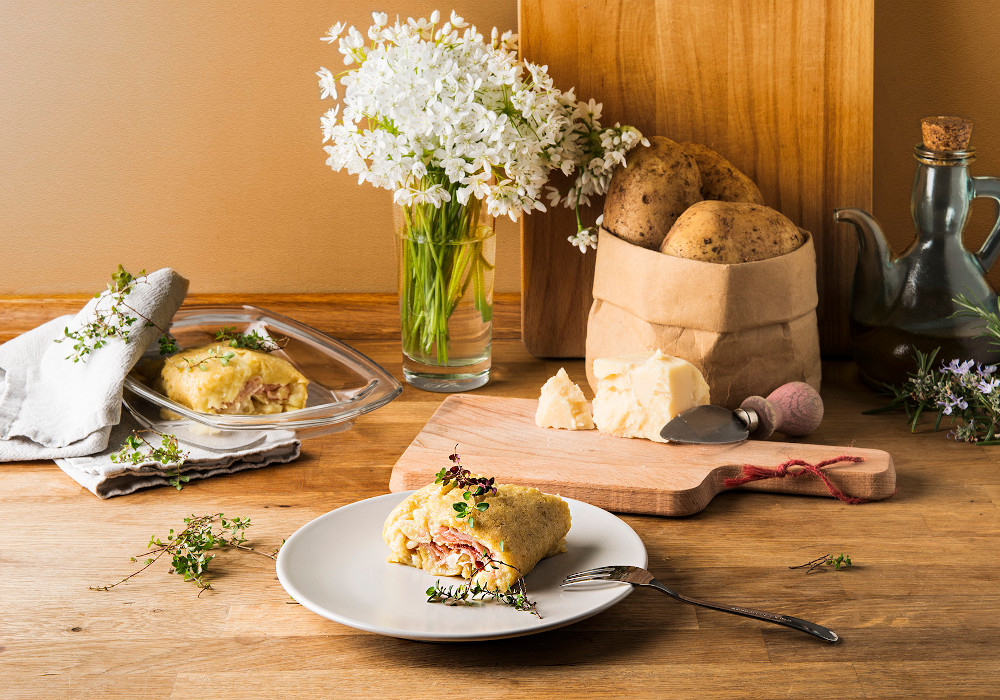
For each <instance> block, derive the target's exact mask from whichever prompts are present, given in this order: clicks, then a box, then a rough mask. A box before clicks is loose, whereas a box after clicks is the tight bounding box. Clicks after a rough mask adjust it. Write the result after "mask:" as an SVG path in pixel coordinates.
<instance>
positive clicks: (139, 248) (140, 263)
mask: <svg viewBox="0 0 1000 700" xmlns="http://www.w3.org/2000/svg"><path fill="white" fill-rule="evenodd" d="M779 5H780V4H779ZM435 7H439V8H440V9H441V10H442V11H443V12H445V11H447V10H450V9H452V8H454V9H455V10H456V11H457V12H458V13H459V14H461V15H463V16H465V17H466V18H467V19H468V20H470V21H472V22H473V23H475V24H477V25H478V26H479V27H480V28H481V29H485V30H486V31H488V30H489V28H491V27H493V26H497V27H498V28H499V29H500V30H501V31H503V30H506V29H515V30H516V25H517V5H516V0H493V1H482V0H454V1H453V2H451V3H450V4H449V5H446V6H442V5H439V4H437V3H433V2H430V1H429V0H398V1H395V2H393V3H391V4H388V3H384V2H379V3H375V2H367V1H362V2H347V1H346V0H326V1H325V2H318V1H315V0H295V2H287V3H286V2H280V3H279V2H263V1H258V2H246V1H245V0H244V1H243V2H237V1H236V0H214V1H206V0H173V1H172V2H153V0H137V1H136V2H121V0H93V1H83V0H80V1H77V2H72V1H69V0H62V1H57V0H23V1H22V0H14V1H13V2H12V1H11V0H7V2H5V3H3V4H2V5H0V243H2V252H0V294H34V293H62V292H80V291H90V290H96V289H99V288H101V287H103V285H104V283H105V279H106V277H107V275H108V274H110V272H111V271H112V270H113V269H114V268H115V266H116V265H117V264H118V263H119V262H121V263H123V264H124V265H125V266H126V267H128V268H130V269H133V270H137V269H138V268H141V267H145V268H147V269H153V268H158V267H162V266H171V267H174V268H176V269H178V270H179V271H181V272H182V273H183V274H185V275H186V276H187V277H189V278H190V279H191V282H192V284H191V291H192V292H338V291H359V292H367V291H391V290H394V289H395V270H394V264H393V262H392V260H393V257H392V256H393V248H392V238H391V233H390V231H391V221H392V211H391V196H390V195H389V194H388V193H386V192H383V191H379V190H375V189H373V188H372V187H371V186H369V185H362V186H359V185H358V184H357V181H356V180H355V179H354V178H352V177H350V176H348V175H346V174H341V173H333V172H332V171H330V170H329V169H328V168H327V167H326V165H325V164H324V161H325V153H324V152H323V150H322V143H321V139H322V136H321V135H320V128H319V118H320V115H321V114H322V113H323V112H324V111H325V109H326V108H328V107H329V106H331V105H332V103H330V102H329V101H328V100H327V101H321V100H320V99H319V90H318V87H317V86H316V79H315V76H314V73H315V71H316V70H318V68H319V67H320V66H326V67H328V68H331V69H334V68H335V67H337V66H338V65H341V64H340V60H339V57H340V54H339V53H338V52H337V51H336V50H335V49H334V48H331V47H330V46H328V45H327V44H325V43H323V42H320V41H319V37H320V36H322V35H323V34H324V33H325V31H326V29H327V28H328V27H329V26H330V25H331V24H333V23H334V22H335V21H338V20H340V21H346V22H347V23H349V24H354V25H356V26H358V27H359V28H360V29H362V31H364V29H365V28H367V26H368V24H369V21H370V13H371V11H372V10H375V9H377V10H384V11H387V12H390V14H391V15H395V14H397V13H398V14H399V15H401V16H404V17H405V16H426V15H428V14H429V13H430V11H431V10H432V9H434V8H435ZM998 33H1000V13H996V12H995V11H994V5H993V3H992V2H989V1H988V0H979V1H977V2H969V1H965V2H963V1H961V0H939V1H938V2H935V3H923V2H921V3H913V2H907V1H906V0H878V2H877V3H876V17H875V37H876V40H875V41H876V46H875V116H874V118H875V130H874V136H875V144H874V152H875V183H874V197H875V207H874V208H875V214H876V215H877V216H878V217H879V218H880V219H881V220H882V222H883V225H884V228H885V229H886V231H887V233H888V234H889V237H890V240H891V242H892V244H893V246H894V247H895V248H896V249H897V250H902V249H903V248H904V247H905V246H906V245H907V243H908V242H909V240H910V239H911V237H912V235H913V230H912V224H911V222H910V218H909V191H910V184H911V180H912V177H913V170H914V164H913V160H912V157H911V155H910V154H911V150H912V146H913V144H914V143H916V142H917V141H919V118H920V117H921V116H923V115H925V114H929V113H961V114H966V115H968V116H970V117H972V118H973V119H974V120H975V122H976V129H975V132H974V136H973V145H975V146H976V148H977V149H978V151H979V155H980V157H979V160H978V161H977V163H976V164H975V165H974V166H973V170H974V172H975V174H978V175H984V174H997V175H1000V90H998V89H997V83H998V79H997V77H996V76H997V75H998V72H997V68H998V67H1000V66H998V63H1000V57H998V56H997V55H996V52H995V46H996V42H995V39H994V38H995V37H996V36H997V35H998ZM941 37H961V40H958V39H954V40H942V39H941ZM529 58H530V57H529ZM562 87H564V88H565V87H568V86H562ZM586 97H589V96H586ZM593 97H595V98H596V99H598V100H600V99H601V96H600V95H594V96H593ZM609 116H611V115H609ZM993 210H994V207H993V206H992V205H991V204H989V203H985V202H980V203H977V205H976V206H975V207H974V210H973V221H972V224H971V225H970V228H969V230H968V235H967V241H968V242H969V244H970V246H975V245H979V244H980V243H981V242H982V240H983V238H984V237H985V235H986V232H987V230H988V229H989V226H990V224H991V223H992V219H993ZM498 229H499V230H498V246H497V248H498V253H497V254H498V274H497V289H498V290H499V291H515V290H517V289H518V285H519V274H520V262H519V252H520V251H519V242H518V233H517V227H516V225H515V224H513V223H511V222H510V221H508V220H505V221H502V222H500V224H499V226H498ZM569 233H571V232H567V235H568V234H569ZM844 235H853V234H852V233H851V230H850V229H848V228H847V227H844ZM998 279H1000V277H998Z"/></svg>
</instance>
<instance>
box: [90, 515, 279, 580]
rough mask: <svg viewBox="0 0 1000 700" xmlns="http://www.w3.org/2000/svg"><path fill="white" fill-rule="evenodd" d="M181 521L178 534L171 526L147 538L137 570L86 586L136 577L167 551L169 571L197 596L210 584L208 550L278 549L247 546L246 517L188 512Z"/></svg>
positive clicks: (210, 558)
mask: <svg viewBox="0 0 1000 700" xmlns="http://www.w3.org/2000/svg"><path fill="white" fill-rule="evenodd" d="M184 524H185V526H186V527H185V528H184V529H183V530H182V531H181V532H179V533H174V531H173V529H171V530H170V532H169V534H168V535H167V539H166V540H165V541H164V540H161V539H160V538H159V537H157V536H156V535H153V536H152V537H150V538H149V545H147V546H148V547H149V548H150V549H149V551H148V552H145V553H144V554H140V555H139V556H141V557H146V559H145V560H144V561H143V566H142V568H141V569H139V570H138V571H135V572H133V573H131V574H129V575H128V576H126V577H125V578H123V579H122V580H121V581H118V582H117V583H112V584H110V585H107V586H91V587H90V589H91V590H94V591H107V590H110V589H112V588H114V587H115V586H117V585H119V584H122V583H125V582H126V581H128V580H129V579H131V578H132V577H134V576H138V575H139V574H141V573H142V572H143V571H145V570H146V569H148V568H149V567H150V566H152V565H153V563H154V562H156V561H157V560H158V559H159V558H160V557H162V556H163V555H165V554H168V555H170V567H171V568H170V573H172V574H178V575H180V576H183V577H184V580H185V581H191V582H192V583H193V584H194V585H195V586H197V587H198V588H199V589H201V590H200V591H199V592H198V595H199V596H200V595H201V594H202V593H203V592H204V591H205V590H207V589H209V588H211V587H212V584H211V583H209V582H208V581H206V580H205V573H206V572H207V571H208V564H209V562H211V561H212V559H214V558H215V555H214V554H209V552H210V551H211V550H213V549H216V548H224V547H232V548H234V549H242V550H243V551H245V552H253V553H254V554H260V555H261V556H264V557H268V558H270V559H274V558H275V555H276V554H277V553H278V549H280V547H278V548H276V549H275V550H274V551H273V552H263V551H261V550H259V549H254V548H253V547H250V546H247V544H246V543H247V539H246V537H244V536H243V533H244V532H245V531H246V529H247V528H248V527H250V518H239V517H237V518H231V519H230V518H226V517H225V516H224V515H223V514H222V513H214V514H212V515H201V516H196V515H192V516H191V517H190V518H184ZM282 544H284V542H282ZM129 561H133V562H134V561H138V560H137V558H136V557H132V558H131V559H130V560H129Z"/></svg>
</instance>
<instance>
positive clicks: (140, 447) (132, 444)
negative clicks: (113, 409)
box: [111, 430, 190, 491]
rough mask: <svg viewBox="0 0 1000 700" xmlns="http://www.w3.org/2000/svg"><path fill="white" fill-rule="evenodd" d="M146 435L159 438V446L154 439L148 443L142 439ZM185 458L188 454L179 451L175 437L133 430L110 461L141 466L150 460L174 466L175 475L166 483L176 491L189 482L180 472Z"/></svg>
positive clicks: (153, 431)
mask: <svg viewBox="0 0 1000 700" xmlns="http://www.w3.org/2000/svg"><path fill="white" fill-rule="evenodd" d="M146 434H151V435H156V436H159V438H160V442H159V444H157V443H156V442H155V439H154V440H153V441H150V440H147V439H146V438H145V437H143V435H146ZM187 457H188V453H187V452H183V451H182V450H181V448H180V444H179V443H178V441H177V436H176V435H164V434H163V433H159V432H157V431H155V430H133V431H132V434H131V435H129V436H128V437H127V438H125V442H124V443H122V445H121V447H119V448H118V451H117V452H112V453H111V461H112V462H115V463H119V464H121V463H127V464H142V463H143V462H147V461H150V460H152V461H154V462H159V463H160V464H176V465H177V467H178V469H177V471H176V474H174V475H172V478H171V479H169V481H168V483H169V484H170V485H171V486H174V487H175V488H176V489H177V490H178V491H180V490H181V489H182V488H184V487H183V484H184V483H186V482H188V481H190V477H187V476H184V475H182V474H181V472H180V466H181V465H182V464H184V460H186V459H187Z"/></svg>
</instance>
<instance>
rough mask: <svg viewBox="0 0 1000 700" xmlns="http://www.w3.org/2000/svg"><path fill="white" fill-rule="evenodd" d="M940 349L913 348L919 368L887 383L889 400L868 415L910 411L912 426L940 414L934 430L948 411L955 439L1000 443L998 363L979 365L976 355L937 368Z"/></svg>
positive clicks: (913, 428)
mask: <svg viewBox="0 0 1000 700" xmlns="http://www.w3.org/2000/svg"><path fill="white" fill-rule="evenodd" d="M937 352H938V351H937V350H934V351H933V352H931V353H929V354H924V353H922V352H920V351H919V350H914V354H915V355H916V359H917V371H916V372H915V373H913V374H910V377H909V379H908V380H907V381H906V382H904V383H903V384H902V385H901V386H893V385H888V384H887V385H884V391H885V392H886V393H887V394H888V395H889V396H891V399H890V401H889V405H887V406H884V407H882V408H877V409H874V410H871V411H865V413H866V414H869V415H871V414H875V413H884V412H886V411H892V410H898V409H902V410H904V411H906V415H907V418H908V419H909V423H910V431H911V432H915V431H916V429H917V421H918V420H919V419H920V416H921V415H922V414H923V413H925V412H934V413H936V414H937V415H936V418H935V420H934V430H938V429H939V428H940V427H941V422H942V420H943V419H944V417H945V416H948V418H949V419H950V421H951V423H952V425H954V427H953V428H952V430H951V433H950V434H951V435H952V437H954V438H955V439H956V440H962V441H965V442H972V443H978V444H980V445H998V444H1000V439H998V438H1000V376H997V367H996V365H989V366H986V367H984V366H982V365H977V364H976V363H975V362H973V361H972V360H966V361H965V362H960V361H959V360H952V361H951V362H949V363H947V364H942V365H941V366H940V368H938V369H934V366H933V365H934V360H935V358H936V357H937Z"/></svg>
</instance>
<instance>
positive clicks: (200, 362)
mask: <svg viewBox="0 0 1000 700" xmlns="http://www.w3.org/2000/svg"><path fill="white" fill-rule="evenodd" d="M234 357H236V353H235V352H233V351H232V350H230V351H228V352H219V348H210V349H209V351H208V354H207V355H205V356H204V357H196V358H195V359H193V360H192V359H191V358H188V357H182V358H181V359H182V360H184V362H185V364H183V365H179V364H175V365H174V367H177V368H178V369H181V370H185V369H186V370H187V371H188V372H193V371H194V370H195V369H200V370H201V371H202V372H207V371H208V363H209V362H211V361H212V360H216V361H218V363H219V364H220V365H222V366H223V367H225V366H226V365H228V364H229V362H230V361H231V360H232V359H233V358H234Z"/></svg>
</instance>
